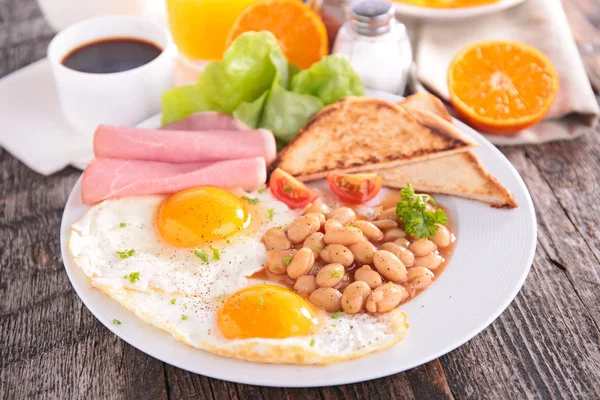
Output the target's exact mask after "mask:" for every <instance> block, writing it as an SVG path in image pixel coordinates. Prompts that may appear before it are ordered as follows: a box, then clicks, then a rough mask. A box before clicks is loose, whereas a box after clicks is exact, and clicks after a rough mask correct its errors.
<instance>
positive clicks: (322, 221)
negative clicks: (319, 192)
mask: <svg viewBox="0 0 600 400" xmlns="http://www.w3.org/2000/svg"><path fill="white" fill-rule="evenodd" d="M304 215H312V216H314V217H316V218H317V219H318V220H319V222H320V223H321V226H320V227H319V229H320V228H322V227H324V226H325V216H324V215H323V214H321V213H308V214H304Z"/></svg>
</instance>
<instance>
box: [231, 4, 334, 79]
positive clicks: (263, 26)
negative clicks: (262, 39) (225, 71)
mask: <svg viewBox="0 0 600 400" xmlns="http://www.w3.org/2000/svg"><path fill="white" fill-rule="evenodd" d="M248 31H257V32H258V31H270V32H271V33H273V35H275V37H276V38H277V40H278V41H279V46H280V47H281V50H282V51H283V53H284V54H285V56H286V57H287V59H288V60H289V61H290V62H292V63H294V64H296V65H297V66H299V67H300V68H302V69H305V68H308V67H310V66H311V65H312V64H314V63H315V62H317V61H319V60H320V59H322V58H323V57H325V56H326V55H327V49H328V45H327V31H326V30H325V25H324V24H323V21H321V19H320V18H319V16H318V15H317V14H316V13H315V12H314V11H313V10H312V9H310V8H309V7H308V6H307V5H305V4H304V3H302V2H301V1H300V0H265V1H260V2H258V3H254V4H252V5H250V6H248V7H247V8H245V9H244V11H243V12H242V13H241V14H240V15H239V16H238V18H237V19H236V21H235V23H234V24H233V27H232V28H231V31H229V36H228V37H227V47H229V45H230V44H231V43H232V42H233V41H234V40H235V39H236V38H237V37H238V36H239V35H241V34H242V33H244V32H248Z"/></svg>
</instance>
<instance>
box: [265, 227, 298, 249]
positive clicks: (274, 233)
mask: <svg viewBox="0 0 600 400" xmlns="http://www.w3.org/2000/svg"><path fill="white" fill-rule="evenodd" d="M262 241H263V243H264V244H265V247H266V248H267V250H287V249H289V248H290V247H292V242H290V240H289V239H288V238H287V236H286V235H285V232H284V231H282V230H281V229H279V228H271V229H269V230H268V231H266V232H265V235H264V236H263V238H262Z"/></svg>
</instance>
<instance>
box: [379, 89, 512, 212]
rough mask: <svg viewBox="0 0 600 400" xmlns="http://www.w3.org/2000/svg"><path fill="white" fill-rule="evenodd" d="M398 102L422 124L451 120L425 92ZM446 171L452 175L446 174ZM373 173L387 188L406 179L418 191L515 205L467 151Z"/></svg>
mask: <svg viewBox="0 0 600 400" xmlns="http://www.w3.org/2000/svg"><path fill="white" fill-rule="evenodd" d="M399 105H400V106H401V107H404V108H405V109H406V110H408V112H409V113H410V114H411V115H413V116H414V117H415V118H416V119H417V120H419V121H420V122H421V123H423V124H426V125H427V124H431V123H432V121H434V120H435V119H444V120H446V121H450V122H451V121H452V118H451V116H450V114H449V113H448V110H446V108H445V107H444V105H443V103H442V102H441V101H440V100H439V99H438V98H437V97H435V96H433V95H431V94H429V93H417V94H414V95H412V96H409V97H407V98H406V99H405V100H403V101H402V102H400V103H399ZM449 171H452V174H448V172H449ZM375 172H377V173H379V174H380V175H381V177H382V179H383V184H384V185H385V186H387V187H391V188H398V189H401V188H403V187H404V186H405V185H406V183H407V182H409V181H410V182H411V183H412V185H413V187H414V188H415V190H418V191H421V192H427V193H438V194H447V195H452V196H458V197H463V198H467V199H471V200H477V201H481V202H484V203H488V204H490V205H491V206H492V207H497V208H516V207H518V204H517V202H516V200H515V197H514V195H513V194H512V193H511V192H510V191H509V190H508V189H507V188H506V187H504V185H502V183H500V181H498V179H496V178H495V177H494V176H492V174H490V173H489V172H488V170H487V169H485V167H484V166H483V164H481V161H479V159H478V158H477V156H476V155H475V154H473V153H472V152H470V151H469V152H466V153H461V154H455V155H450V156H447V157H442V158H438V159H436V160H434V161H422V162H416V163H413V164H408V165H405V166H398V167H395V168H391V169H383V170H377V171H375Z"/></svg>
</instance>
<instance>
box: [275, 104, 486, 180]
mask: <svg viewBox="0 0 600 400" xmlns="http://www.w3.org/2000/svg"><path fill="white" fill-rule="evenodd" d="M419 119H422V120H423V121H425V122H419V120H417V118H415V117H414V116H413V115H411V113H409V112H408V111H407V110H405V109H404V108H402V107H400V106H398V105H396V104H392V103H389V102H387V101H384V100H378V99H372V98H366V97H360V98H358V97H349V98H346V99H344V100H341V101H339V102H337V103H334V104H331V105H329V106H327V107H325V108H324V109H323V110H321V111H320V112H319V113H317V114H316V115H315V116H314V117H313V118H311V119H310V120H309V121H308V122H307V124H306V125H305V126H304V127H303V128H302V129H301V130H300V132H299V133H298V135H296V137H295V138H294V139H293V140H292V141H291V142H290V143H289V144H288V145H287V146H286V147H285V148H284V149H283V150H282V151H281V153H279V156H278V158H277V159H276V160H275V162H274V166H273V168H275V167H279V168H281V169H283V170H285V171H287V172H289V173H290V174H292V175H294V176H295V177H297V178H298V179H300V180H302V181H309V180H314V179H320V178H324V177H325V176H326V175H327V173H329V172H331V171H336V172H360V171H367V170H372V169H374V168H392V167H394V166H397V165H402V164H406V163H409V162H415V161H418V160H428V159H431V158H435V157H442V156H445V155H449V154H454V153H460V152H465V151H468V150H469V149H471V148H473V147H475V146H476V143H475V142H474V141H473V140H472V139H470V138H469V137H468V136H466V135H464V134H463V133H462V132H461V131H460V130H459V129H457V128H456V127H455V126H454V125H452V124H450V123H449V122H447V121H444V120H442V119H440V118H437V117H435V115H433V114H431V113H426V112H423V115H419Z"/></svg>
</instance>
